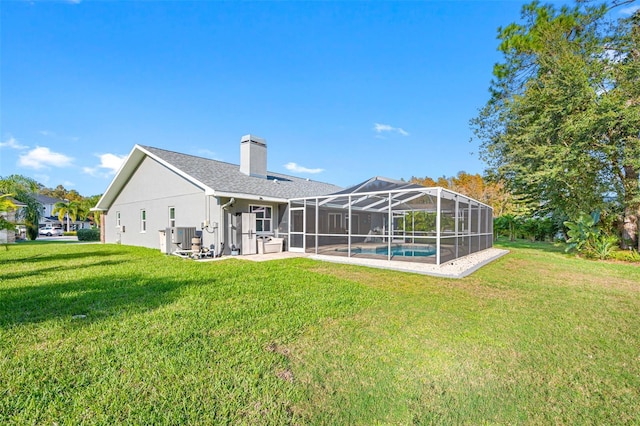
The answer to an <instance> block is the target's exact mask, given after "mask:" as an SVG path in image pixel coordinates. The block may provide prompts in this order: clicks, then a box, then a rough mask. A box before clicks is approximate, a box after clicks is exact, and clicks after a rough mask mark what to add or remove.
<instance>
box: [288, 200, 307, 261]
mask: <svg viewBox="0 0 640 426" xmlns="http://www.w3.org/2000/svg"><path fill="white" fill-rule="evenodd" d="M289 213H290V214H291V218H290V220H289V251H295V252H300V253H304V250H305V243H304V240H305V238H304V224H305V209H304V207H298V208H291V209H289Z"/></svg>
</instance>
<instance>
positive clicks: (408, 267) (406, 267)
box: [309, 248, 509, 278]
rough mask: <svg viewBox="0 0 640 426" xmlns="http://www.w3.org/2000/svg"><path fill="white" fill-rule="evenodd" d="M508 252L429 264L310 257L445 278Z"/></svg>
mask: <svg viewBox="0 0 640 426" xmlns="http://www.w3.org/2000/svg"><path fill="white" fill-rule="evenodd" d="M507 253H509V250H502V249H497V248H490V249H486V250H482V251H479V252H477V253H473V254H470V255H468V256H464V257H460V258H458V259H454V260H451V261H449V262H446V263H443V264H442V265H439V266H438V265H431V264H426V263H417V262H405V261H403V262H400V261H394V260H390V261H389V260H380V259H366V258H358V257H340V256H327V255H311V256H309V257H310V258H311V259H315V260H322V261H325V262H334V263H346V264H350V265H360V266H368V267H372V268H381V269H391V270H394V271H402V272H412V273H415V274H422V275H431V276H434V277H445V278H464V277H466V276H468V275H470V274H472V273H473V272H475V271H477V270H478V269H480V268H481V267H483V266H484V265H486V264H488V263H491V262H493V261H494V260H496V259H499V258H500V257H502V256H504V255H505V254H507Z"/></svg>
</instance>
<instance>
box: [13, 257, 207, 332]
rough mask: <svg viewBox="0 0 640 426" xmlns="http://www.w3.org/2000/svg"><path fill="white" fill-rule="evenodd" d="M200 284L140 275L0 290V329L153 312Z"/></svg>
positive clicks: (184, 280) (88, 321) (104, 276)
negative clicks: (59, 320) (82, 318)
mask: <svg viewBox="0 0 640 426" xmlns="http://www.w3.org/2000/svg"><path fill="white" fill-rule="evenodd" d="M107 263H110V264H117V263H118V262H107ZM202 283H203V282H202V281H198V280H195V279H173V278H162V279H157V278H155V279H150V278H149V277H147V276H145V275H143V274H126V275H123V274H111V275H103V276H100V277H97V278H92V279H86V278H84V279H74V280H69V281H66V282H62V283H51V284H44V285H34V286H30V287H19V288H9V289H0V326H3V327H6V326H11V325H15V324H28V323H39V322H43V321H49V320H56V319H62V320H64V319H72V317H73V316H74V315H80V314H81V315H86V319H85V321H87V322H85V324H89V323H90V322H93V321H96V320H102V319H106V318H109V317H113V316H117V315H123V314H125V313H126V314H127V315H130V314H131V313H137V312H144V311H149V310H153V309H156V308H158V307H160V306H163V305H166V304H169V303H171V302H173V301H174V300H176V298H177V297H178V296H179V294H180V292H179V291H177V290H179V289H181V288H184V287H185V286H191V285H200V284H202ZM209 283H211V279H209Z"/></svg>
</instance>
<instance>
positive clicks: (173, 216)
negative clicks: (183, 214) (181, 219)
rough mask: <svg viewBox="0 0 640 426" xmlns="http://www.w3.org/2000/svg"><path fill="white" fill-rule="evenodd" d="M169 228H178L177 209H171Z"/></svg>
mask: <svg viewBox="0 0 640 426" xmlns="http://www.w3.org/2000/svg"><path fill="white" fill-rule="evenodd" d="M169 226H170V227H171V228H173V227H175V226H176V208H175V207H169Z"/></svg>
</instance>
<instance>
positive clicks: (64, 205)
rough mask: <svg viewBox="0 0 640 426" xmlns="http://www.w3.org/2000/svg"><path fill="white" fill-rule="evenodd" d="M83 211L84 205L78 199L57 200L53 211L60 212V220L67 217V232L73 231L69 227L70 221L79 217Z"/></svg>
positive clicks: (54, 212)
mask: <svg viewBox="0 0 640 426" xmlns="http://www.w3.org/2000/svg"><path fill="white" fill-rule="evenodd" d="M81 212H82V207H81V205H80V203H79V202H77V201H60V202H57V203H56V204H55V205H54V206H53V211H52V212H51V213H53V214H56V213H57V214H58V220H59V221H60V222H63V221H64V218H65V216H66V217H67V232H69V231H71V229H69V221H71V222H75V221H76V219H77V218H78V215H79V214H80V213H81Z"/></svg>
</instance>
